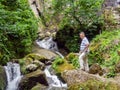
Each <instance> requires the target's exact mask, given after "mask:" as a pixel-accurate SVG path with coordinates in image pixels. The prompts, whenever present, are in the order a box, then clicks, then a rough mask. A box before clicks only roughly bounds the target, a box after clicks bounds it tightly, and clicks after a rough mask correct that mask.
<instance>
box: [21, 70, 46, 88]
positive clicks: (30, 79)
mask: <svg viewBox="0 0 120 90" xmlns="http://www.w3.org/2000/svg"><path fill="white" fill-rule="evenodd" d="M37 83H40V84H43V85H45V86H48V83H47V80H46V76H45V73H44V72H43V71H41V70H37V71H34V72H32V73H29V74H26V75H25V76H24V77H23V78H22V80H21V82H20V84H19V90H30V89H32V88H33V87H34V86H35V85H37Z"/></svg>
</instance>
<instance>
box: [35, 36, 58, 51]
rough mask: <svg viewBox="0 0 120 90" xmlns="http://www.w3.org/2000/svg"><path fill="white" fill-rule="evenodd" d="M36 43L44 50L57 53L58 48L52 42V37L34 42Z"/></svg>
mask: <svg viewBox="0 0 120 90" xmlns="http://www.w3.org/2000/svg"><path fill="white" fill-rule="evenodd" d="M36 43H37V44H38V45H39V46H40V47H41V48H44V49H48V50H52V51H58V47H57V44H56V42H54V41H53V38H52V37H48V38H45V39H43V40H39V39H38V40H36Z"/></svg>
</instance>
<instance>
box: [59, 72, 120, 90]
mask: <svg viewBox="0 0 120 90" xmlns="http://www.w3.org/2000/svg"><path fill="white" fill-rule="evenodd" d="M61 76H62V78H63V79H64V80H65V82H66V83H67V84H68V86H71V85H76V84H83V83H86V82H87V81H91V80H95V81H98V82H102V83H104V84H107V83H113V84H115V85H117V86H119V87H120V83H119V82H118V81H116V80H113V79H106V78H103V77H100V76H98V75H93V74H89V73H86V72H84V71H82V70H69V71H65V72H63V73H62V74H61ZM73 90H74V89H73ZM75 90H76V89H75ZM78 90H79V89H78ZM85 90H87V89H85ZM88 90H89V89H88ZM90 90H92V89H90ZM93 90H94V89H93ZM95 90H97V89H95Z"/></svg>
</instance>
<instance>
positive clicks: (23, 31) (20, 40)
mask: <svg viewBox="0 0 120 90" xmlns="http://www.w3.org/2000/svg"><path fill="white" fill-rule="evenodd" d="M7 1H8V2H7ZM11 1H13V0H5V1H3V0H2V1H0V38H1V40H0V52H1V54H2V57H0V62H1V64H5V63H6V62H7V61H8V60H9V59H10V58H16V57H17V58H19V57H22V56H24V55H25V54H27V53H29V52H30V51H31V45H32V42H33V40H35V38H36V32H37V20H36V19H35V17H34V15H33V13H32V11H31V10H30V8H29V5H28V1H27V0H20V1H18V0H14V2H11ZM6 3H7V4H8V6H7V5H6ZM14 3H17V4H18V6H17V7H14V5H12V4H14ZM9 5H10V6H9ZM11 8H15V9H14V10H13V9H11Z"/></svg>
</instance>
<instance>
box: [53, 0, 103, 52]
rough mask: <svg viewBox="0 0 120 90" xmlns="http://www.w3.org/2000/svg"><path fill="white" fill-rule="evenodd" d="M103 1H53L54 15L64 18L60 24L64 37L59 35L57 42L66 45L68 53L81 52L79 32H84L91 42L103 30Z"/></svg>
mask: <svg viewBox="0 0 120 90" xmlns="http://www.w3.org/2000/svg"><path fill="white" fill-rule="evenodd" d="M103 1H104V0H53V3H52V4H53V10H54V15H56V16H60V17H62V18H60V22H59V24H58V25H59V28H60V32H61V33H62V35H61V36H60V35H59V34H57V40H58V42H61V43H64V45H65V46H64V47H65V48H67V49H68V51H70V52H78V51H79V44H78V42H79V32H81V31H84V32H85V33H86V34H87V37H88V38H89V39H90V40H91V39H92V38H93V37H94V36H95V35H96V34H99V32H100V30H102V27H103V24H104V21H103V17H102V15H101V11H100V9H101V6H102V3H103ZM66 26H67V27H66ZM71 29H72V32H71ZM64 32H71V33H67V34H65V33H64ZM59 38H60V39H59ZM62 39H63V40H62ZM59 40H61V41H59ZM62 41H63V42H62Z"/></svg>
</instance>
